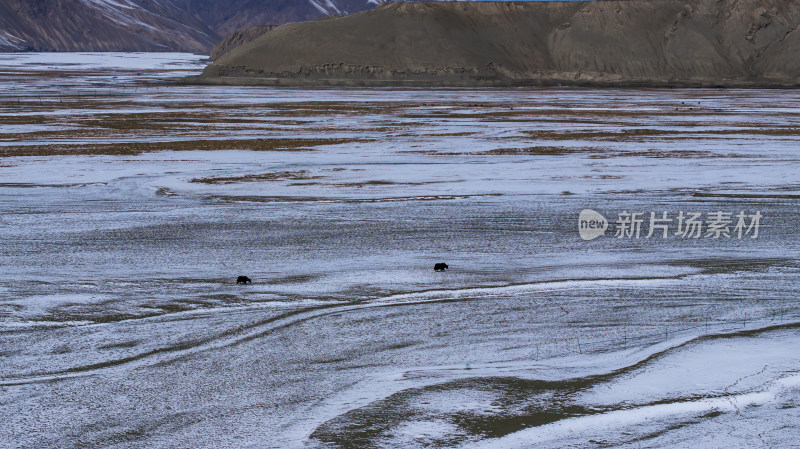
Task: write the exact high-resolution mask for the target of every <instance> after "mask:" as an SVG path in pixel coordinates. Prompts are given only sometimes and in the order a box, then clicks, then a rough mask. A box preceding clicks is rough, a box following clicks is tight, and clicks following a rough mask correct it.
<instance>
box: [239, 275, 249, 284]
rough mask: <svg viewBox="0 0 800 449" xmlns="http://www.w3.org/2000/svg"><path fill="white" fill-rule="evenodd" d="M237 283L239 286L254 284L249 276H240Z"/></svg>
mask: <svg viewBox="0 0 800 449" xmlns="http://www.w3.org/2000/svg"><path fill="white" fill-rule="evenodd" d="M236 283H237V284H247V283H251V284H252V283H253V281H252V280H251V279H250V278H249V277H247V276H239V277H238V278H236Z"/></svg>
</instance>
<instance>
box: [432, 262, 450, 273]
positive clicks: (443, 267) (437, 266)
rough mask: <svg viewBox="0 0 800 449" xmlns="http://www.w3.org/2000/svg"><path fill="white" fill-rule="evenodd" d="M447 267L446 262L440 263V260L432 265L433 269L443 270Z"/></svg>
mask: <svg viewBox="0 0 800 449" xmlns="http://www.w3.org/2000/svg"><path fill="white" fill-rule="evenodd" d="M448 268H449V267H448V266H447V264H446V263H441V262H440V263H437V264H436V265H434V266H433V271H445V270H446V269H448Z"/></svg>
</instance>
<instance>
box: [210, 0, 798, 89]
mask: <svg viewBox="0 0 800 449" xmlns="http://www.w3.org/2000/svg"><path fill="white" fill-rule="evenodd" d="M798 25H800V0H657V1H656V0H619V1H598V2H478V3H461V2H459V3H438V2H437V3H387V4H384V5H382V6H379V7H378V8H376V9H374V10H371V11H366V12H362V13H358V14H354V15H351V16H348V17H343V18H337V19H331V20H326V21H318V22H310V23H303V24H289V25H284V26H281V27H278V28H276V29H274V30H272V31H270V32H269V33H266V34H265V35H263V36H261V37H259V38H258V39H256V40H254V41H252V42H250V43H248V44H245V45H243V46H241V47H239V48H236V49H234V50H232V51H231V52H229V53H228V54H227V55H225V56H223V57H222V58H220V59H219V60H218V61H217V62H215V63H214V64H212V65H210V66H209V67H208V68H207V69H206V71H205V72H204V74H203V76H202V77H201V78H200V79H199V81H200V82H212V83H237V84H240V83H259V84H346V85H347V84H375V85H381V84H390V85H398V84H399V85H403V84H409V85H413V84H419V85H529V84H564V83H568V84H603V85H609V84H618V85H630V84H651V85H729V86H735V85H792V86H793V85H797V84H799V83H800V58H798V57H797V55H800V36H799V34H798V31H797V30H798Z"/></svg>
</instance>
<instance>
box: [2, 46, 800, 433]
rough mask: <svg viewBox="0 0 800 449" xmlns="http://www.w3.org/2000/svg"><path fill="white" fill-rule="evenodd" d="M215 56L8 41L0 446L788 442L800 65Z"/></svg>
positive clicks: (794, 420)
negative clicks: (530, 68) (408, 66)
mask: <svg viewBox="0 0 800 449" xmlns="http://www.w3.org/2000/svg"><path fill="white" fill-rule="evenodd" d="M132 62H135V63H132ZM200 63H201V61H200V58H198V57H195V56H191V55H158V56H155V57H150V56H148V55H141V54H139V55H125V54H116V55H109V54H104V55H91V54H84V55H79V56H77V57H74V59H72V58H66V59H65V58H64V56H63V55H59V56H58V58H56V59H51V58H50V57H49V55H0V79H2V83H0V260H1V261H2V264H0V417H1V418H2V419H0V439H2V441H1V443H2V444H0V446H3V447H65V448H66V447H120V448H121V447H130V448H138V447H209V448H212V447H213V448H216V447H254V448H261V447H316V446H323V447H461V446H464V447H531V446H534V445H536V447H539V446H541V447H565V446H576V447H591V446H597V447H605V446H608V445H625V444H628V445H631V447H640V446H643V447H674V446H676V445H681V444H682V443H681V442H686V441H696V442H697V443H698V444H700V445H702V446H706V447H715V446H719V445H725V446H742V447H754V446H755V447H757V446H763V447H778V446H786V445H788V444H790V443H789V442H791V437H792V432H793V428H794V427H796V425H797V424H798V422H799V421H798V413H797V410H798V409H797V401H796V397H797V393H798V382H797V379H796V376H797V371H798V370H799V369H800V358H799V357H798V356H797V355H796V351H793V350H792V349H791V348H794V347H796V345H797V341H796V340H797V339H798V332H797V327H796V323H798V322H800V319H799V315H798V313H797V292H798V285H800V284H798V274H800V264H798V262H797V260H798V244H797V238H796V236H797V235H798V232H800V226H799V225H798V215H797V212H796V211H797V206H798V201H800V176H798V174H797V168H798V161H799V159H798V152H797V148H798V143H799V141H800V131H798V129H800V93H798V92H796V91H780V90H768V91H756V90H676V89H673V90H580V89H546V90H528V89H511V90H491V89H473V90H453V89H433V90H413V89H410V90H406V89H402V90H391V89H371V90H363V89H316V90H315V89H275V88H258V87H254V88H247V87H192V86H176V85H172V84H170V80H174V79H175V78H176V77H180V76H184V75H185V74H188V73H192V71H196V70H198V68H201V67H202V65H201V64H200ZM584 209H592V210H595V211H598V212H599V213H600V214H602V215H603V216H605V217H606V218H607V219H608V221H609V229H608V230H607V232H606V234H605V235H603V236H601V237H599V238H596V239H594V240H591V241H586V240H583V239H582V238H581V236H580V234H579V232H578V216H579V214H580V212H581V211H582V210H584ZM626 212H635V213H642V215H641V216H640V218H642V220H643V227H642V230H641V231H642V232H641V234H640V235H639V237H638V238H637V237H636V235H635V233H631V234H630V235H626V234H622V235H621V237H622V238H617V237H615V236H614V235H615V231H619V228H620V225H619V224H618V223H615V222H616V221H617V220H618V218H620V217H622V216H623V215H621V214H623V213H626ZM651 212H652V213H654V214H656V216H657V217H662V214H666V216H667V217H669V218H670V219H671V220H672V221H671V222H670V223H669V232H668V235H667V236H666V237H663V235H662V233H661V230H660V229H658V230H657V232H655V233H654V234H653V235H651V236H650V238H647V235H648V230H649V225H650V224H651V223H650V219H651V216H650V213H651ZM681 212H684V213H689V212H697V213H700V214H701V217H702V218H703V219H704V220H706V221H705V222H704V224H705V225H706V226H708V225H709V223H710V222H711V221H713V220H712V217H713V215H710V214H713V213H715V212H724V213H729V214H730V220H731V221H730V223H729V224H728V228H727V229H728V233H727V235H721V236H719V238H714V237H713V233H711V234H708V232H709V230H710V228H708V227H705V228H703V229H702V232H701V233H700V235H699V236H698V238H687V237H685V236H681V235H680V234H677V235H676V231H679V229H678V223H677V220H678V218H677V217H678V216H679V215H680V214H681ZM739 214H742V218H741V219H742V220H744V224H745V226H744V228H740V229H738V232H739V233H741V237H740V236H739V235H738V234H737V229H736V225H737V220H738V219H737V215H739ZM756 215H758V216H759V217H760V222H758V223H754V222H753V220H754V219H753V217H754V216H756ZM756 231H758V235H757V238H753V237H755V232H756ZM436 262H447V263H448V264H449V266H450V269H449V270H448V271H446V272H434V271H433V270H432V268H433V264H434V263H436ZM238 275H248V276H249V277H251V278H252V279H253V283H252V284H249V285H244V286H243V285H236V284H235V280H236V276H238ZM766 423H771V424H770V425H769V426H767V424H766ZM720 433H724V435H726V436H725V439H722V440H720V439H717V436H718V435H719V434H720ZM721 442H724V443H721Z"/></svg>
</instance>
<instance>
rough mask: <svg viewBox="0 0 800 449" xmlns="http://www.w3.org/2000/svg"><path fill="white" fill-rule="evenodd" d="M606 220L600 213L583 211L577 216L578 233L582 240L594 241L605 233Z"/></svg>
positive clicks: (606, 227) (589, 210)
mask: <svg viewBox="0 0 800 449" xmlns="http://www.w3.org/2000/svg"><path fill="white" fill-rule="evenodd" d="M606 229H608V220H606V217H604V216H603V215H602V214H601V213H600V212H597V211H593V210H591V209H584V210H582V211H581V214H580V215H578V233H579V234H580V235H581V238H582V239H584V240H594V239H596V238H597V237H600V236H601V235H603V234H605V233H606Z"/></svg>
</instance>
